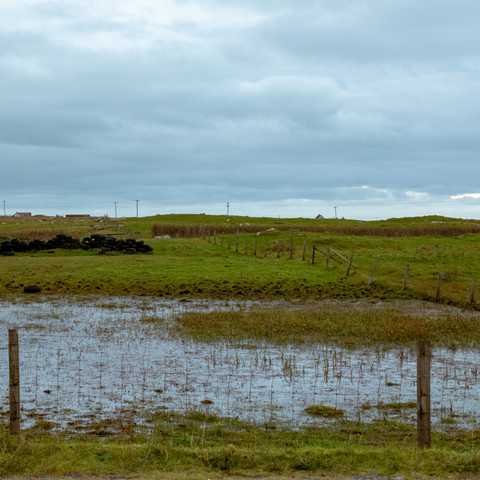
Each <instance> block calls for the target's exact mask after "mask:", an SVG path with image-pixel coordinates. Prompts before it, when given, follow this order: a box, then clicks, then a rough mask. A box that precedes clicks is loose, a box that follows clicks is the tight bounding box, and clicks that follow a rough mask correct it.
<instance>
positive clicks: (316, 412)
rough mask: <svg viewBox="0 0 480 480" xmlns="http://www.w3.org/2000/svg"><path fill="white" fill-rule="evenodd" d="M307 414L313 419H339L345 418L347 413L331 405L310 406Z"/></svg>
mask: <svg viewBox="0 0 480 480" xmlns="http://www.w3.org/2000/svg"><path fill="white" fill-rule="evenodd" d="M305 412H306V413H307V414H308V415H311V416H312V417H323V418H338V417H343V415H344V414H345V412H344V411H343V410H340V409H338V408H334V407H330V406H329V405H310V406H309V407H307V408H306V409H305Z"/></svg>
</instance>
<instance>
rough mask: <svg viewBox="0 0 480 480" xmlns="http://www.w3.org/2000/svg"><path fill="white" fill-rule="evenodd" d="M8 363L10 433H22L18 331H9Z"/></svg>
mask: <svg viewBox="0 0 480 480" xmlns="http://www.w3.org/2000/svg"><path fill="white" fill-rule="evenodd" d="M8 364H9V373H10V392H9V402H10V434H11V435H18V434H19V433H20V353H19V346H18V331H17V330H14V329H11V330H9V331H8Z"/></svg>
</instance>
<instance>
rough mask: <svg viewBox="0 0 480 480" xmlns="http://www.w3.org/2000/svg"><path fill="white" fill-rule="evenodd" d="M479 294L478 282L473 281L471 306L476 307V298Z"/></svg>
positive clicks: (470, 298)
mask: <svg viewBox="0 0 480 480" xmlns="http://www.w3.org/2000/svg"><path fill="white" fill-rule="evenodd" d="M476 293H477V282H476V281H475V280H472V285H471V286H470V295H469V299H468V300H469V303H470V305H475V297H476Z"/></svg>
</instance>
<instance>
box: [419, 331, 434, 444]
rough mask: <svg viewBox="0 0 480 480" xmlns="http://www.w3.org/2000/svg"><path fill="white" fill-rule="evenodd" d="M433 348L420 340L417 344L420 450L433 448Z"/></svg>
mask: <svg viewBox="0 0 480 480" xmlns="http://www.w3.org/2000/svg"><path fill="white" fill-rule="evenodd" d="M431 368H432V347H431V345H430V343H429V342H426V341H423V340H419V342H418V344H417V442H418V446H419V448H430V447H431V446H432V432H431V397H430V377H431Z"/></svg>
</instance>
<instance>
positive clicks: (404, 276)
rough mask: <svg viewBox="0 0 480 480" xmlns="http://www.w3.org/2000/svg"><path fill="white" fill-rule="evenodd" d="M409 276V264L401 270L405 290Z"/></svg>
mask: <svg viewBox="0 0 480 480" xmlns="http://www.w3.org/2000/svg"><path fill="white" fill-rule="evenodd" d="M409 278H410V265H409V264H407V265H405V270H404V272H403V289H404V290H406V289H407V288H408V280H409Z"/></svg>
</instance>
